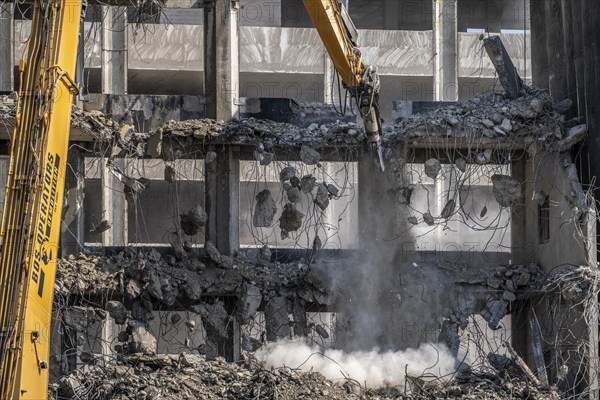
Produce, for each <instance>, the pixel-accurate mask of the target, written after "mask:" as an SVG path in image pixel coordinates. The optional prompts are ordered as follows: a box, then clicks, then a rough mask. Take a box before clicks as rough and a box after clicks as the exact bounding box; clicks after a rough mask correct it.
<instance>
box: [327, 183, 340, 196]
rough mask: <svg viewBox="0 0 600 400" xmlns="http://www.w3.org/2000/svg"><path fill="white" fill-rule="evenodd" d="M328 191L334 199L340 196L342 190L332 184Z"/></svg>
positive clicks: (328, 186)
mask: <svg viewBox="0 0 600 400" xmlns="http://www.w3.org/2000/svg"><path fill="white" fill-rule="evenodd" d="M327 191H328V192H329V194H330V195H331V196H332V197H338V195H339V194H340V189H338V188H337V186H335V185H333V184H331V183H330V184H328V185H327Z"/></svg>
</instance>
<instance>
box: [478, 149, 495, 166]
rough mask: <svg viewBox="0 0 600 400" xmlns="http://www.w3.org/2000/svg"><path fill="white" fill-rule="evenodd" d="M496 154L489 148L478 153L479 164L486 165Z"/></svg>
mask: <svg viewBox="0 0 600 400" xmlns="http://www.w3.org/2000/svg"><path fill="white" fill-rule="evenodd" d="M493 154H494V152H493V150H492V149H487V150H485V151H484V152H482V153H479V154H477V164H480V165H485V164H489V163H490V161H491V160H492V155H493Z"/></svg>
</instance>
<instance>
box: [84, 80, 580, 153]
mask: <svg viewBox="0 0 600 400" xmlns="http://www.w3.org/2000/svg"><path fill="white" fill-rule="evenodd" d="M570 106H571V105H570V104H569V103H568V101H563V102H556V101H555V100H554V99H553V98H552V97H551V96H550V95H549V94H548V93H547V92H545V91H542V90H538V89H535V88H528V91H527V94H526V95H525V96H523V97H521V98H518V99H516V100H512V99H509V98H508V97H507V96H506V95H505V94H501V93H495V94H492V95H478V96H475V97H473V98H472V99H469V100H467V101H464V102H461V103H456V104H455V105H450V106H447V107H443V108H439V109H436V110H434V111H431V112H429V113H428V114H425V115H413V116H410V117H407V118H404V119H402V120H401V121H400V122H398V123H397V124H396V125H395V126H391V127H387V128H385V130H384V135H383V145H384V147H390V148H392V147H394V146H395V145H396V144H398V143H405V142H419V141H420V140H424V139H428V140H430V139H432V138H436V137H437V138H447V137H454V138H464V139H465V140H468V141H473V140H478V141H483V142H486V141H488V142H489V143H492V142H491V141H493V140H502V139H506V140H508V139H510V142H511V143H513V144H514V145H516V146H521V147H525V148H529V149H530V150H535V149H536V146H540V147H542V148H543V147H546V148H550V147H551V148H552V149H555V150H558V151H561V152H563V151H566V150H568V149H570V148H571V147H572V146H573V145H574V144H576V143H577V142H579V141H581V140H582V139H583V138H584V137H585V134H586V128H585V126H583V125H578V124H577V122H576V121H566V118H565V112H566V111H567V110H568V109H569V108H570ZM72 124H73V126H75V127H78V128H80V129H81V130H82V131H83V132H85V133H87V134H88V135H90V137H92V138H94V139H95V140H97V141H99V142H103V143H109V144H111V145H115V144H116V145H117V147H116V148H115V149H114V152H113V154H114V155H115V156H116V155H119V156H139V157H143V156H146V155H150V156H152V157H159V158H160V157H162V158H164V159H166V160H168V159H169V158H172V157H177V155H178V153H181V154H185V151H186V150H185V149H186V148H188V147H189V146H192V145H198V144H203V145H206V144H227V143H228V144H240V145H244V144H246V145H255V146H257V148H258V149H259V150H260V151H261V152H266V153H269V151H270V150H271V149H272V148H274V147H279V148H286V147H293V148H296V147H301V146H303V145H307V146H310V147H312V148H313V149H316V150H319V149H321V148H323V147H324V146H333V147H335V146H342V145H345V146H361V145H362V144H363V143H364V142H365V139H366V136H365V134H364V130H363V128H362V126H360V125H357V124H354V123H349V122H338V123H333V124H324V125H318V124H312V125H310V126H309V127H307V128H300V127H298V126H295V125H291V124H287V123H281V122H273V121H269V120H258V119H254V118H249V119H247V120H244V121H232V122H230V123H224V122H222V121H214V120H210V119H199V120H187V121H169V122H168V123H166V124H165V125H164V126H163V127H161V128H159V129H157V130H155V131H152V132H148V133H138V132H135V130H134V129H133V127H132V126H130V125H123V126H120V125H119V124H118V123H117V122H114V121H112V120H111V119H110V117H109V116H106V115H104V114H102V113H101V112H99V111H82V110H79V109H74V112H73V115H72ZM532 146H533V147H532Z"/></svg>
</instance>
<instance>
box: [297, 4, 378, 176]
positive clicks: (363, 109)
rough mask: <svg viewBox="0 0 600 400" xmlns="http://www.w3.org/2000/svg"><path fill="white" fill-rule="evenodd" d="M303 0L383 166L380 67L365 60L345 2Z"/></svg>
mask: <svg viewBox="0 0 600 400" xmlns="http://www.w3.org/2000/svg"><path fill="white" fill-rule="evenodd" d="M303 1H304V7H305V8H306V10H307V11H308V14H309V15H310V18H311V19H312V21H313V24H314V25H315V27H316V28H317V31H318V32H319V36H320V37H321V40H322V41H323V44H324V45H325V48H326V49H327V52H328V53H329V56H330V57H331V60H332V61H333V65H334V66H335V69H336V71H337V72H338V73H339V74H340V77H341V79H342V82H343V83H344V87H345V88H346V89H347V90H348V92H349V93H350V96H352V97H353V98H354V99H355V101H356V104H357V106H358V109H359V111H360V116H361V118H362V120H363V123H364V126H365V131H366V133H367V138H368V141H369V143H370V145H371V147H372V148H373V149H375V150H376V151H377V154H378V158H379V164H380V166H381V169H382V170H383V169H384V164H383V156H382V154H381V133H382V126H381V117H380V112H379V90H380V87H381V83H380V80H379V76H378V75H377V71H376V69H375V68H374V67H373V66H366V65H365V64H363V61H362V51H361V49H360V46H359V45H358V32H357V30H356V28H355V26H354V23H353V22H352V19H351V18H350V15H349V14H348V11H347V10H346V8H345V7H344V5H343V4H342V3H340V2H339V1H338V0H303Z"/></svg>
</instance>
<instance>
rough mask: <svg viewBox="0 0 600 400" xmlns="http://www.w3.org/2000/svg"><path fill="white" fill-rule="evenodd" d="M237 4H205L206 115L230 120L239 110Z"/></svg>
mask: <svg viewBox="0 0 600 400" xmlns="http://www.w3.org/2000/svg"><path fill="white" fill-rule="evenodd" d="M238 7H239V5H238V3H237V2H234V1H230V0H213V1H212V2H210V3H209V2H207V4H206V6H205V7H204V85H205V88H204V92H205V93H204V94H205V96H206V97H207V98H208V101H209V104H208V105H207V106H206V116H207V117H208V118H215V119H217V120H223V121H229V120H231V119H232V118H234V117H235V116H236V115H238V112H239V97H240V96H239V90H240V84H239V82H240V78H239V77H240V64H239V29H238Z"/></svg>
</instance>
